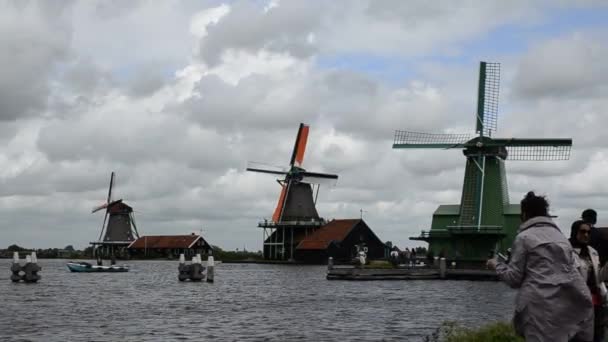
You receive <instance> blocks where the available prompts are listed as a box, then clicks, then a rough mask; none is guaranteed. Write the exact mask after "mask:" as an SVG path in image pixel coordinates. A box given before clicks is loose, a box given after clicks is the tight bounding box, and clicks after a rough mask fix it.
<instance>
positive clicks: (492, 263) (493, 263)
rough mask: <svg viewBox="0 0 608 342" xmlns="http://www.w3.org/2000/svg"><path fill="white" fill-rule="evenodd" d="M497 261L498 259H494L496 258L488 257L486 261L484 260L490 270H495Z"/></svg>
mask: <svg viewBox="0 0 608 342" xmlns="http://www.w3.org/2000/svg"><path fill="white" fill-rule="evenodd" d="M497 263H498V261H497V260H496V258H492V259H488V261H486V267H487V268H489V269H491V270H495V269H496V264H497Z"/></svg>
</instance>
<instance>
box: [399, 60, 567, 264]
mask: <svg viewBox="0 0 608 342" xmlns="http://www.w3.org/2000/svg"><path fill="white" fill-rule="evenodd" d="M499 83H500V64H498V63H486V62H481V63H480V70H479V89H478V99H477V112H476V114H475V121H476V133H475V135H474V136H471V135H468V134H428V133H419V132H409V131H396V132H395V138H394V143H393V148H400V149H401V148H433V149H455V148H459V149H462V150H463V154H464V155H465V157H466V166H465V172H464V181H463V186H462V194H461V200H460V204H453V205H440V206H439V207H438V208H437V210H436V211H435V212H434V214H433V220H432V223H431V229H430V230H423V231H422V233H421V234H420V235H419V236H416V237H411V238H410V239H412V240H420V241H426V242H428V243H429V251H431V252H432V253H433V254H434V255H435V256H445V257H446V258H448V259H453V260H458V261H460V263H461V265H462V264H465V265H466V264H472V265H479V264H482V263H483V262H485V260H486V259H487V257H488V255H489V253H492V252H497V251H505V250H506V249H507V248H509V247H510V246H511V244H512V242H513V239H514V238H515V235H516V234H517V228H518V226H519V224H520V208H519V205H518V204H511V203H510V202H509V192H508V187H507V175H506V170H505V161H506V160H507V159H509V160H525V161H549V160H567V159H568V158H569V157H570V148H571V146H572V140H571V139H514V138H510V139H503V138H494V137H492V136H491V135H492V133H493V132H495V131H496V126H497V117H498V94H499Z"/></svg>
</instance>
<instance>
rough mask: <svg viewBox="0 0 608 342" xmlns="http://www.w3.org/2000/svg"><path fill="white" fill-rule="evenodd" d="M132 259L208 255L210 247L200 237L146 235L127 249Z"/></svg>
mask: <svg viewBox="0 0 608 342" xmlns="http://www.w3.org/2000/svg"><path fill="white" fill-rule="evenodd" d="M128 250H129V253H130V254H131V256H133V257H164V258H177V257H179V255H180V254H184V255H186V257H192V256H194V255H196V254H201V255H205V254H209V252H210V251H211V250H212V247H211V245H210V244H209V243H207V241H205V239H204V238H203V237H202V236H201V235H196V234H194V233H193V234H190V235H148V236H142V237H140V238H139V239H137V240H135V241H133V242H132V243H131V244H130V245H129V247H128Z"/></svg>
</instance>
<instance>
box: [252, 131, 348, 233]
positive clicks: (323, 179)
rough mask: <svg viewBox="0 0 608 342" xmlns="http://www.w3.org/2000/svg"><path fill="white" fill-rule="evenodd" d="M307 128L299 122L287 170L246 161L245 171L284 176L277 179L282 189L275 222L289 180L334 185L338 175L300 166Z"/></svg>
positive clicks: (304, 149)
mask: <svg viewBox="0 0 608 342" xmlns="http://www.w3.org/2000/svg"><path fill="white" fill-rule="evenodd" d="M309 128H310V127H309V126H308V125H305V124H303V123H300V127H299V129H298V135H297V136H296V141H295V144H294V146H293V151H292V153H291V160H290V162H289V170H286V169H285V168H280V167H274V168H275V170H270V169H268V168H261V167H259V166H258V165H266V166H268V164H263V163H255V162H249V163H248V166H247V171H252V172H260V173H266V174H272V175H280V176H284V177H283V178H282V179H279V180H277V181H278V182H279V184H280V185H281V187H282V190H281V195H280V196H279V203H278V205H277V209H275V213H274V214H273V220H274V221H275V222H276V221H278V219H279V217H280V216H281V212H282V209H283V206H284V204H285V203H284V202H285V200H286V194H287V189H288V187H289V184H290V183H291V182H300V183H308V184H317V185H321V184H324V185H331V186H334V185H335V184H336V183H337V181H338V175H335V174H329V173H319V172H309V171H306V170H305V169H304V168H303V167H302V164H303V162H304V154H305V152H306V144H307V142H308V132H309Z"/></svg>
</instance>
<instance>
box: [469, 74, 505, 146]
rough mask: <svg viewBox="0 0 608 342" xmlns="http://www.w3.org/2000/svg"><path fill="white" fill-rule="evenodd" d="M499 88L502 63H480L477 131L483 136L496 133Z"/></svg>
mask: <svg viewBox="0 0 608 342" xmlns="http://www.w3.org/2000/svg"><path fill="white" fill-rule="evenodd" d="M499 88H500V63H488V62H480V63H479V86H478V89H477V115H476V122H477V125H476V129H475V131H476V132H477V133H479V134H481V135H482V136H491V135H492V132H495V131H496V126H497V122H498V94H499Z"/></svg>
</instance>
